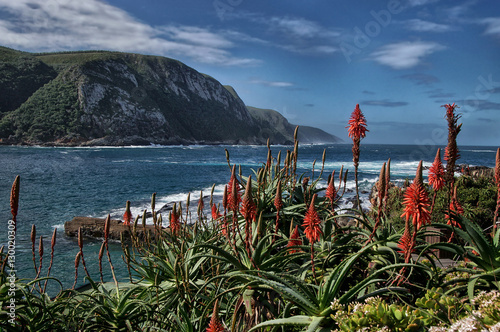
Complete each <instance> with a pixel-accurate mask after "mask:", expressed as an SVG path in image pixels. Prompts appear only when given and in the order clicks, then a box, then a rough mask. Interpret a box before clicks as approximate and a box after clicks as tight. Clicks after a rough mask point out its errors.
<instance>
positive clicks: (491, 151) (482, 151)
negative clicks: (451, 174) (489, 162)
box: [463, 150, 496, 153]
mask: <svg viewBox="0 0 500 332" xmlns="http://www.w3.org/2000/svg"><path fill="white" fill-rule="evenodd" d="M463 151H464V152H476V153H484V152H487V153H496V151H495V150H463Z"/></svg>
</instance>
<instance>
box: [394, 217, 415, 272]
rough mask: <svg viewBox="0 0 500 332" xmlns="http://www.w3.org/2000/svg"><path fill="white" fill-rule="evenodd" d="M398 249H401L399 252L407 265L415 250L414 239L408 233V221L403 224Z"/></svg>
mask: <svg viewBox="0 0 500 332" xmlns="http://www.w3.org/2000/svg"><path fill="white" fill-rule="evenodd" d="M398 248H399V249H401V250H400V251H399V252H401V253H403V254H404V257H405V263H408V262H409V261H410V257H411V253H412V252H413V250H414V248H415V237H413V236H412V234H411V232H410V223H409V222H408V221H407V222H406V223H405V230H404V232H403V235H402V236H401V238H400V239H399V243H398Z"/></svg>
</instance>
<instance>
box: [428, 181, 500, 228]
mask: <svg viewBox="0 0 500 332" xmlns="http://www.w3.org/2000/svg"><path fill="white" fill-rule="evenodd" d="M455 185H456V187H457V196H458V202H459V203H460V205H461V206H462V207H463V209H464V216H465V217H467V218H469V219H471V220H474V222H475V223H476V224H478V225H479V226H480V227H482V228H483V229H484V228H486V227H488V226H491V225H492V222H493V214H494V212H495V207H496V187H495V184H494V183H493V181H492V180H491V179H490V178H486V177H479V178H475V177H471V176H466V175H462V176H460V177H459V178H457V180H456V182H455ZM447 201H448V193H447V191H446V190H441V191H440V192H438V194H437V198H436V205H435V208H434V213H433V215H432V221H433V222H437V223H445V222H446V221H445V217H444V216H445V214H447V210H448V206H446V204H447Z"/></svg>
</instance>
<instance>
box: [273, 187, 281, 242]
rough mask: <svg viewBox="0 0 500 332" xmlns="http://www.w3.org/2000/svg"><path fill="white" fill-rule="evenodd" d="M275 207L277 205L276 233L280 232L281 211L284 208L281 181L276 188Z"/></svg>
mask: <svg viewBox="0 0 500 332" xmlns="http://www.w3.org/2000/svg"><path fill="white" fill-rule="evenodd" d="M274 207H276V222H275V225H274V233H278V229H279V221H280V211H281V209H282V208H283V198H282V196H281V181H279V182H278V187H277V188H276V196H275V197H274Z"/></svg>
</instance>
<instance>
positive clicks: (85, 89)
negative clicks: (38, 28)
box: [0, 47, 338, 145]
mask: <svg viewBox="0 0 500 332" xmlns="http://www.w3.org/2000/svg"><path fill="white" fill-rule="evenodd" d="M0 77H2V80H1V82H0V86H5V87H9V89H10V90H9V93H8V94H4V93H2V94H1V95H0V139H1V142H2V143H4V144H40V145H149V144H162V145H170V144H265V143H266V141H267V139H268V138H271V143H273V144H289V143H291V142H292V141H293V139H292V138H293V128H291V129H290V128H289V127H287V128H278V129H276V128H275V126H274V124H275V123H276V121H278V122H283V123H285V122H286V123H288V122H287V121H286V119H284V118H283V117H282V116H281V115H280V114H279V113H277V112H275V113H273V114H270V113H269V112H262V111H259V110H257V109H255V110H253V111H252V110H249V109H247V107H246V106H245V104H244V103H243V101H242V100H241V99H240V98H239V96H238V95H237V93H236V91H234V89H232V88H230V87H224V86H223V85H221V84H220V83H219V82H218V81H217V80H215V79H214V78H212V77H210V76H208V75H204V74H201V73H199V72H198V71H196V70H194V69H193V68H190V67H188V66H186V65H185V64H183V63H181V62H179V61H177V60H173V59H169V58H165V57H157V56H146V55H140V54H130V53H119V52H104V51H100V52H96V51H88V52H87V51H84V52H72V53H43V54H31V53H26V52H19V51H15V50H10V49H6V48H2V47H0ZM28 82H32V84H30V85H29V86H28ZM288 126H290V125H289V124H288ZM323 133H324V132H323ZM324 134H326V133H324ZM315 135H316V134H315ZM324 137H325V138H326V139H331V141H330V142H335V141H336V140H338V138H335V137H334V136H332V135H329V134H326V135H325V136H324Z"/></svg>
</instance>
